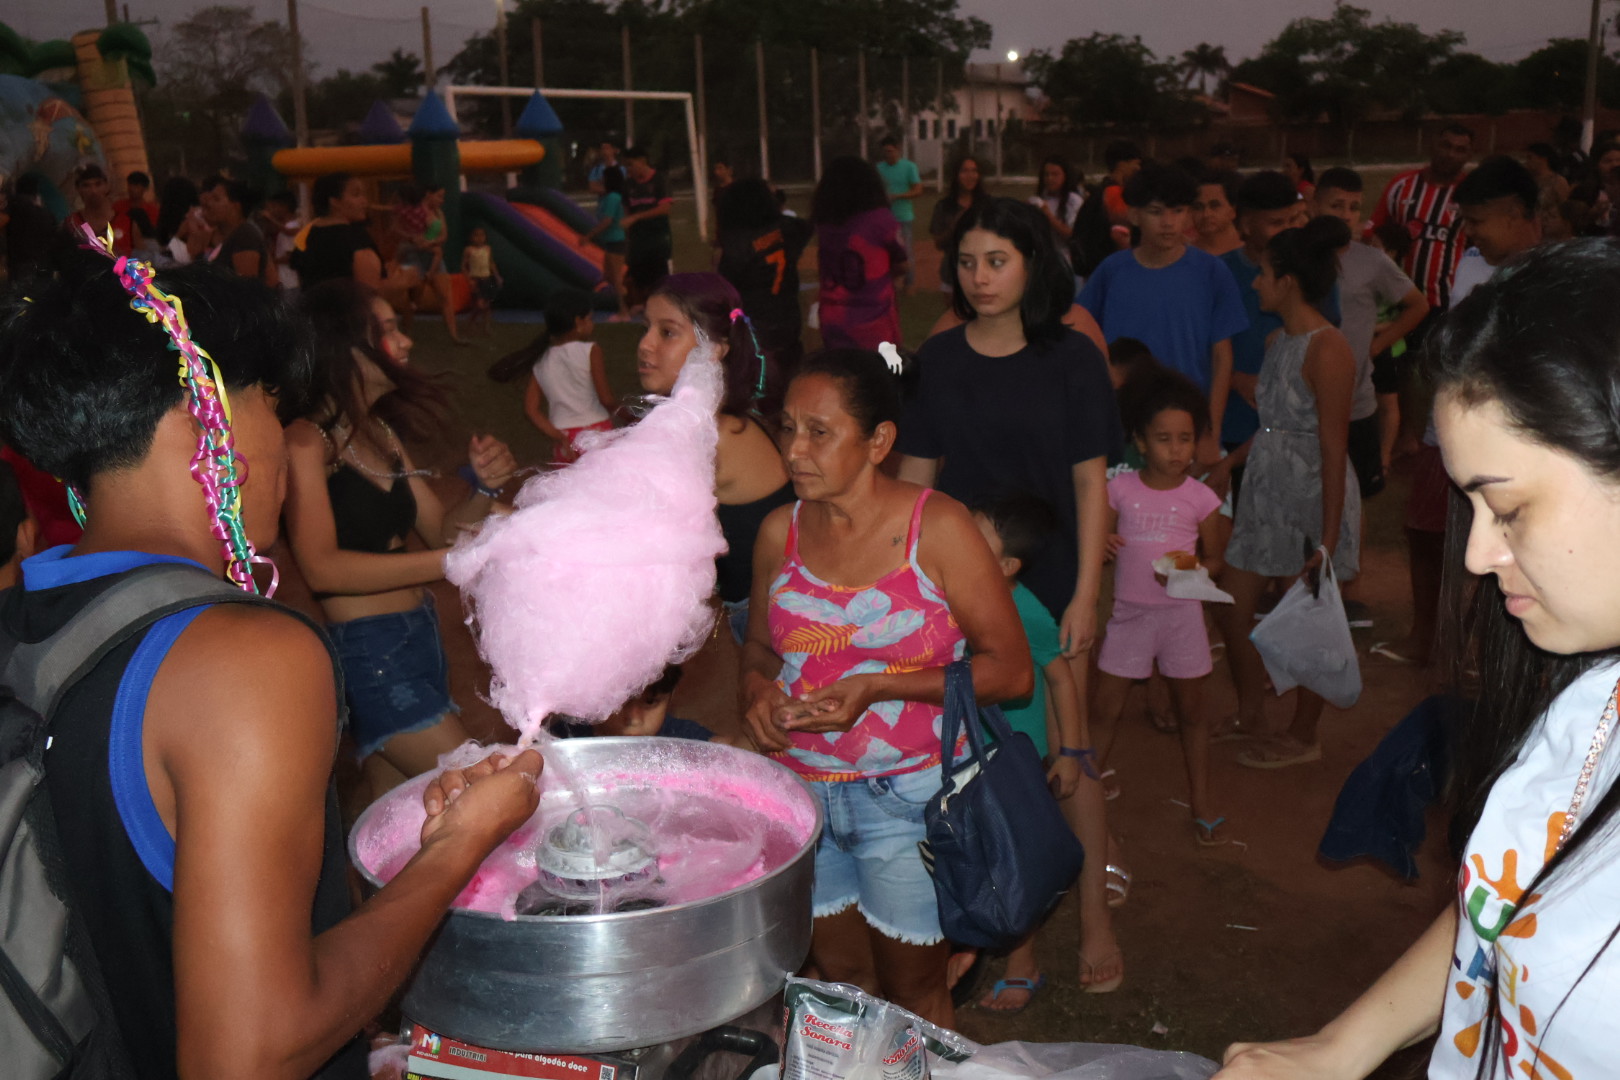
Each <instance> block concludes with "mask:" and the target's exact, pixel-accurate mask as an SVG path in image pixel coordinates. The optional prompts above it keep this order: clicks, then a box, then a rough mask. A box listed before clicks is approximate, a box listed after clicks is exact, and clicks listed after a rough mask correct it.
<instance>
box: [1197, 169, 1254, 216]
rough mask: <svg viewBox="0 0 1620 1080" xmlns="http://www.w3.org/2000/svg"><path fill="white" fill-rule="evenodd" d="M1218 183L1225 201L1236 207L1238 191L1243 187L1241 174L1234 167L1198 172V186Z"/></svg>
mask: <svg viewBox="0 0 1620 1080" xmlns="http://www.w3.org/2000/svg"><path fill="white" fill-rule="evenodd" d="M1206 185H1219V187H1220V189H1221V191H1222V192H1223V193H1224V194H1225V195H1226V201H1227V202H1229V203H1231V204H1232V206H1233V208H1234V209H1235V208H1236V207H1237V200H1238V191H1239V189H1241V188H1242V187H1243V174H1242V173H1240V172H1238V171H1237V170H1235V169H1205V170H1203V171H1202V172H1200V173H1199V174H1198V186H1199V187H1204V186H1206Z"/></svg>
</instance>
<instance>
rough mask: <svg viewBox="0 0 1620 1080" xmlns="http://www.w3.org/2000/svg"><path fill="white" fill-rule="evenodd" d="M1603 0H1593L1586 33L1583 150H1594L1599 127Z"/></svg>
mask: <svg viewBox="0 0 1620 1080" xmlns="http://www.w3.org/2000/svg"><path fill="white" fill-rule="evenodd" d="M1602 2H1603V0H1592V25H1591V28H1590V29H1589V30H1588V31H1587V34H1586V101H1585V103H1584V104H1583V106H1582V108H1581V151H1582V152H1583V153H1588V154H1589V153H1591V152H1592V139H1593V134H1594V132H1595V131H1596V129H1597V73H1598V54H1599V53H1600V52H1602V51H1603V18H1602V16H1601V14H1600V13H1599V11H1598V8H1599V7H1600V6H1601V5H1602Z"/></svg>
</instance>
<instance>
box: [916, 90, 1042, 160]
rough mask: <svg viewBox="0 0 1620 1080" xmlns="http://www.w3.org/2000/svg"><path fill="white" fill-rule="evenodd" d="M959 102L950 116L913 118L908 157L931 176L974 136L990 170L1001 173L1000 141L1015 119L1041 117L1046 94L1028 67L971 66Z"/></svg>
mask: <svg viewBox="0 0 1620 1080" xmlns="http://www.w3.org/2000/svg"><path fill="white" fill-rule="evenodd" d="M954 96H955V107H954V108H952V109H950V110H947V111H944V112H941V111H939V110H936V109H925V110H922V111H920V112H918V113H916V114H914V115H913V116H911V117H910V119H909V121H908V123H907V138H906V149H907V155H908V156H909V157H910V158H911V160H913V161H915V162H916V163H917V168H918V169H920V170H922V172H923V174H924V175H925V176H926V175H928V174H930V173H936V171H937V170H938V169H939V167H940V158H941V157H942V156H943V157H944V158H945V159H946V160H947V161H948V160H949V159H950V157H951V156H952V154H953V153H954V152H955V148H956V145H957V139H958V138H960V137H962V136H963V135H968V136H969V139H970V142H971V145H972V148H973V150H974V152H976V153H978V154H980V155H981V156H982V160H983V161H984V163H985V165H986V167H987V169H988V170H989V171H990V172H992V173H999V172H1000V168H999V160H998V158H999V153H998V151H999V149H1000V145H1001V140H1000V135H1001V133H1002V132H1003V131H1004V130H1005V128H1006V124H1007V121H1008V120H1010V119H1011V118H1013V117H1017V118H1018V119H1019V120H1020V121H1021V122H1023V123H1028V122H1029V121H1031V120H1035V119H1037V118H1038V117H1039V116H1040V113H1041V94H1040V91H1039V90H1037V89H1036V88H1035V87H1033V86H1031V85H1030V82H1029V77H1028V76H1027V75H1025V74H1024V65H1023V64H1022V63H1017V62H1011V61H1004V62H1002V63H999V64H969V65H968V66H967V85H966V86H962V87H959V88H958V89H957V90H956V93H955V95H954Z"/></svg>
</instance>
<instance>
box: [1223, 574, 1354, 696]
mask: <svg viewBox="0 0 1620 1080" xmlns="http://www.w3.org/2000/svg"><path fill="white" fill-rule="evenodd" d="M1318 550H1322V574H1321V578H1320V581H1319V583H1318V585H1317V588H1316V589H1315V590H1314V591H1313V590H1312V588H1311V584H1310V582H1308V581H1307V580H1306V578H1303V577H1302V578H1300V579H1299V580H1298V581H1296V582H1294V585H1293V588H1291V589H1289V590H1288V592H1287V593H1286V594H1284V596H1283V598H1282V600H1280V601H1279V602H1278V603H1277V606H1276V607H1275V608H1273V609H1272V611H1271V614H1269V615H1267V616H1266V617H1265V618H1264V619H1261V620H1260V623H1259V625H1257V626H1256V627H1255V628H1254V631H1253V632H1252V633H1251V634H1250V635H1249V640H1250V641H1252V642H1254V647H1255V648H1256V649H1258V650H1260V658H1261V659H1262V660H1264V661H1265V663H1266V672H1267V674H1269V675H1270V676H1271V682H1272V685H1273V686H1275V687H1276V688H1277V693H1279V694H1286V693H1287V692H1288V691H1290V690H1292V689H1293V688H1294V687H1296V686H1303V687H1304V688H1305V689H1307V690H1311V691H1314V692H1315V693H1318V694H1321V695H1322V696H1323V697H1324V698H1326V699H1327V700H1328V701H1331V702H1332V703H1333V704H1334V705H1337V706H1338V707H1339V708H1341V709H1348V708H1349V707H1350V706H1352V705H1354V704H1355V703H1356V699H1357V698H1359V697H1360V696H1361V663H1360V661H1359V660H1358V659H1357V658H1356V646H1355V643H1354V642H1353V641H1351V640H1350V623H1349V620H1347V619H1346V618H1345V614H1344V601H1343V600H1341V599H1340V598H1339V582H1338V580H1337V579H1336V578H1335V577H1334V574H1333V560H1332V558H1331V557H1330V556H1329V555H1328V554H1327V552H1326V551H1325V550H1323V549H1318Z"/></svg>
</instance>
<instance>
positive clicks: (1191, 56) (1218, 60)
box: [1181, 42, 1232, 94]
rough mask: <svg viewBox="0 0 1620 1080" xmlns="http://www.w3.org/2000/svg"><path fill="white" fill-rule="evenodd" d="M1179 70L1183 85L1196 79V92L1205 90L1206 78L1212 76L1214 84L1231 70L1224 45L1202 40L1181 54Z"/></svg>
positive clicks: (1217, 83)
mask: <svg viewBox="0 0 1620 1080" xmlns="http://www.w3.org/2000/svg"><path fill="white" fill-rule="evenodd" d="M1181 72H1182V77H1183V83H1182V85H1184V86H1191V85H1192V81H1193V79H1195V78H1196V79H1197V80H1198V92H1199V93H1200V94H1202V93H1205V92H1206V85H1207V83H1206V80H1208V79H1209V78H1211V77H1213V78H1214V79H1215V80H1216V85H1217V86H1219V85H1220V80H1221V79H1222V78H1224V77H1226V76H1227V75H1230V74H1231V72H1232V62H1231V61H1230V60H1228V59H1227V58H1226V46H1224V45H1211V44H1209V43H1208V42H1204V43H1201V44H1199V45H1198V46H1196V47H1195V48H1191V49H1188V50H1187V51H1186V52H1184V53H1182V54H1181Z"/></svg>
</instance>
